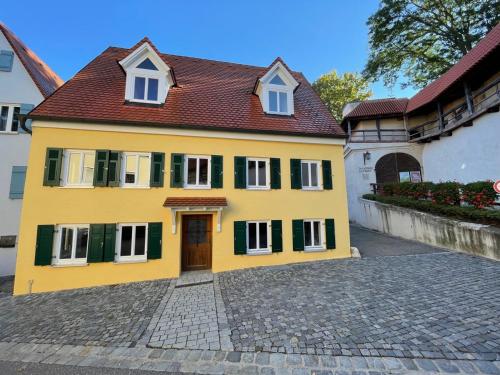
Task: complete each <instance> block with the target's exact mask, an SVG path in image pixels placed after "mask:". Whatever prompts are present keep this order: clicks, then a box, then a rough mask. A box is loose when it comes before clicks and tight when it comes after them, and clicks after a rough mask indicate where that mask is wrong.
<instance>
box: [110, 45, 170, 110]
mask: <svg viewBox="0 0 500 375" xmlns="http://www.w3.org/2000/svg"><path fill="white" fill-rule="evenodd" d="M120 65H121V66H122V67H123V69H124V70H125V74H126V75H127V80H126V84H125V100H126V101H128V102H135V103H150V104H163V103H165V100H166V99H167V94H168V90H169V89H170V87H172V86H173V85H174V83H175V81H174V75H173V71H172V69H171V68H170V67H169V66H168V65H167V64H166V63H165V62H164V61H163V60H162V58H161V57H160V56H159V55H158V53H157V52H156V50H155V48H154V47H153V46H152V45H151V44H150V43H149V42H148V41H145V42H144V43H142V44H139V46H138V47H137V48H135V49H134V51H133V52H132V53H131V54H130V55H128V56H127V57H125V58H124V59H123V60H121V61H120Z"/></svg>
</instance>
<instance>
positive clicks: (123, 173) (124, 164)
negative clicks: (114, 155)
mask: <svg viewBox="0 0 500 375" xmlns="http://www.w3.org/2000/svg"><path fill="white" fill-rule="evenodd" d="M127 156H136V157H137V162H136V163H137V165H136V170H135V182H134V183H128V182H125V176H126V170H127ZM140 156H146V157H147V158H148V160H149V163H148V168H147V174H148V179H147V180H148V182H147V184H146V185H140V184H139V182H138V181H139V166H140V163H139V157H140ZM120 157H121V158H122V160H121V163H120V165H121V166H122V167H121V171H120V187H122V188H128V189H149V187H150V186H149V184H150V179H151V175H150V174H151V153H149V152H133V151H130V152H129V151H127V152H122V153H121V155H120Z"/></svg>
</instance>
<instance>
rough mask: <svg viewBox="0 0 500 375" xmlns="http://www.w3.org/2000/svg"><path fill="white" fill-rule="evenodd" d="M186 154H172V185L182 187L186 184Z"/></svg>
mask: <svg viewBox="0 0 500 375" xmlns="http://www.w3.org/2000/svg"><path fill="white" fill-rule="evenodd" d="M183 174H184V154H172V156H171V162H170V187H180V188H181V187H182V186H183V184H184V178H183Z"/></svg>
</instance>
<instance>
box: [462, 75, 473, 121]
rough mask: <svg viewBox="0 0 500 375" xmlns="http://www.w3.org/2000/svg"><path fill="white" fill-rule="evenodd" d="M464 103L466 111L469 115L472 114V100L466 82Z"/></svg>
mask: <svg viewBox="0 0 500 375" xmlns="http://www.w3.org/2000/svg"><path fill="white" fill-rule="evenodd" d="M464 91H465V102H466V103H467V110H468V111H469V113H474V100H473V98H472V91H471V89H470V86H469V84H468V83H467V82H465V81H464Z"/></svg>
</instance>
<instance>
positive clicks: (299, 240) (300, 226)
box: [292, 220, 304, 251]
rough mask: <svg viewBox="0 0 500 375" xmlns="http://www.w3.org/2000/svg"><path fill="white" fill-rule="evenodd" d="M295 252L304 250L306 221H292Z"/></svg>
mask: <svg viewBox="0 0 500 375" xmlns="http://www.w3.org/2000/svg"><path fill="white" fill-rule="evenodd" d="M292 233H293V251H302V250H304V220H292Z"/></svg>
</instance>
